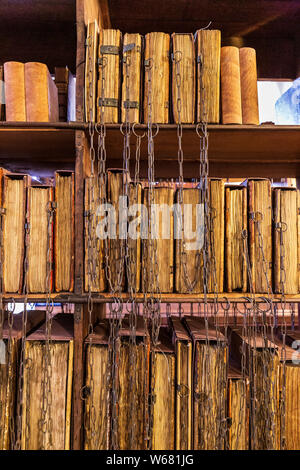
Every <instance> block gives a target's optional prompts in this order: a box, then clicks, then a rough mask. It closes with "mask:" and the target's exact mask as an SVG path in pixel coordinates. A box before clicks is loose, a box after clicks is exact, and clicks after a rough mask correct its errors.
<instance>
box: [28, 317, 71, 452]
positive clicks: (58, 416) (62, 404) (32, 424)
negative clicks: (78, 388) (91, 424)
mask: <svg viewBox="0 0 300 470" xmlns="http://www.w3.org/2000/svg"><path fill="white" fill-rule="evenodd" d="M45 339H46V324H45V323H43V325H42V326H41V327H40V328H38V329H37V330H36V331H34V332H33V333H32V334H31V335H30V336H28V338H27V341H26V346H25V361H26V364H27V367H25V373H24V386H23V402H24V405H25V406H24V408H23V413H22V442H21V448H22V450H39V449H42V448H44V449H48V448H53V449H55V450H69V449H70V437H71V435H70V425H71V396H72V377H73V316H72V315H71V314H58V315H56V316H55V317H54V318H53V321H52V328H51V342H50V344H49V348H50V367H49V370H48V372H49V373H50V379H49V389H48V390H47V389H46V392H45V393H46V400H47V401H48V402H49V406H48V407H47V408H46V409H43V405H42V403H43V399H42V397H43V393H44V390H45V388H46V387H44V386H43V382H44V375H45V373H46V372H47V371H45V364H44V359H43V358H44V357H45V354H46V347H47V346H46V341H45ZM44 412H45V420H46V422H48V423H49V419H51V420H52V432H49V428H48V427H47V426H45V425H43V427H42V426H41V422H43V421H42V420H43V413H44ZM43 430H44V431H45V432H43Z"/></svg>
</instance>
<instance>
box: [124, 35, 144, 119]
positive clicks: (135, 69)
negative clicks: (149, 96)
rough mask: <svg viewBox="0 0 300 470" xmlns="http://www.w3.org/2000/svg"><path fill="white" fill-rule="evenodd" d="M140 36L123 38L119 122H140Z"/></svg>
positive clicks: (125, 36)
mask: <svg viewBox="0 0 300 470" xmlns="http://www.w3.org/2000/svg"><path fill="white" fill-rule="evenodd" d="M142 45H143V43H142V36H141V35H140V34H128V33H126V34H125V35H124V38H123V81H122V103H121V111H122V112H121V121H122V122H131V123H134V122H140V113H141V108H142V106H141V71H142V69H141V66H142Z"/></svg>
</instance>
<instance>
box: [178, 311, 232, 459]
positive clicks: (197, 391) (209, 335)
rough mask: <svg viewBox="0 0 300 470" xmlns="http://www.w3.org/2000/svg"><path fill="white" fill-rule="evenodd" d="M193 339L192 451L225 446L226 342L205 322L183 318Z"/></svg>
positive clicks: (222, 336)
mask: <svg viewBox="0 0 300 470" xmlns="http://www.w3.org/2000/svg"><path fill="white" fill-rule="evenodd" d="M184 324H185V325H186V327H187V329H188V331H189V333H190V335H191V337H192V340H193V348H194V352H193V373H194V376H193V417H194V430H193V435H194V443H193V448H194V449H195V450H223V449H224V446H225V431H226V430H225V429H224V426H225V417H226V380H227V340H226V338H225V337H224V335H223V334H222V333H221V332H220V331H218V330H216V329H215V328H214V327H212V326H208V328H206V326H205V323H204V320H203V319H200V318H194V317H184Z"/></svg>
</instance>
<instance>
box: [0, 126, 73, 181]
mask: <svg viewBox="0 0 300 470" xmlns="http://www.w3.org/2000/svg"><path fill="white" fill-rule="evenodd" d="M77 128H80V126H79V125H76V123H26V122H24V123H23V122H22V123H10V122H1V123H0V166H3V167H4V168H6V169H8V170H10V171H15V172H24V173H28V174H30V175H32V176H35V175H39V176H42V177H48V176H53V172H54V171H55V170H59V169H62V170H74V168H75V130H76V129H77Z"/></svg>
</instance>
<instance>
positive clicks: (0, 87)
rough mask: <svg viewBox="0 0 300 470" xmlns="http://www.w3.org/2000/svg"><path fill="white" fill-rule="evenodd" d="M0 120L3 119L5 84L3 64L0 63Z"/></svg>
mask: <svg viewBox="0 0 300 470" xmlns="http://www.w3.org/2000/svg"><path fill="white" fill-rule="evenodd" d="M0 121H5V86H4V67H3V65H0Z"/></svg>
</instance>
